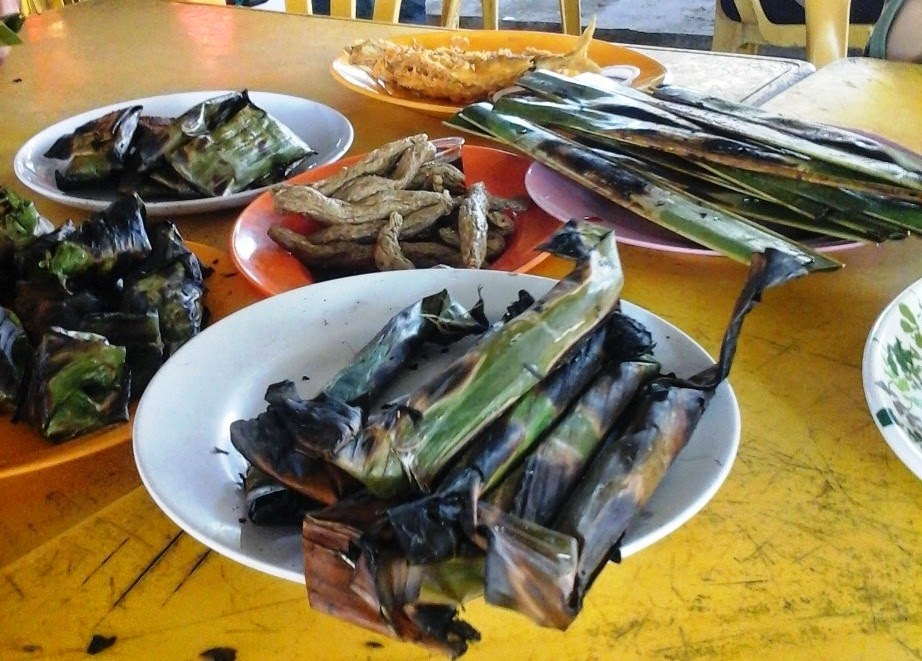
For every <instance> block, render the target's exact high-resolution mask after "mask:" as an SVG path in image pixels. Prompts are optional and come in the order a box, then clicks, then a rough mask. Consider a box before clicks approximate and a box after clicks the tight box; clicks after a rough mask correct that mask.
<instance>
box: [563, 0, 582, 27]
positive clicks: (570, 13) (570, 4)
mask: <svg viewBox="0 0 922 661" xmlns="http://www.w3.org/2000/svg"><path fill="white" fill-rule="evenodd" d="M559 1H560V27H561V29H562V30H563V32H564V34H579V33H580V32H582V30H583V26H582V15H581V14H582V12H581V8H580V0H559Z"/></svg>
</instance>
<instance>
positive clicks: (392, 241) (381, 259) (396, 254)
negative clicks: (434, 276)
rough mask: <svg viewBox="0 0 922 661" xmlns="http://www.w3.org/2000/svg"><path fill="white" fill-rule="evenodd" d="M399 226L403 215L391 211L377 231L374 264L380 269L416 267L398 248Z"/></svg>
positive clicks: (401, 224) (393, 269)
mask: <svg viewBox="0 0 922 661" xmlns="http://www.w3.org/2000/svg"><path fill="white" fill-rule="evenodd" d="M401 227H403V216H401V215H400V214H399V213H392V214H391V216H390V218H388V220H387V222H386V223H385V224H384V227H382V228H381V231H380V232H378V241H377V242H376V243H375V265H376V266H377V267H378V269H379V270H381V271H399V270H402V269H412V268H416V267H415V266H414V265H413V262H411V261H410V260H409V259H407V258H406V256H405V255H404V254H403V252H401V250H400V241H399V238H400V228H401Z"/></svg>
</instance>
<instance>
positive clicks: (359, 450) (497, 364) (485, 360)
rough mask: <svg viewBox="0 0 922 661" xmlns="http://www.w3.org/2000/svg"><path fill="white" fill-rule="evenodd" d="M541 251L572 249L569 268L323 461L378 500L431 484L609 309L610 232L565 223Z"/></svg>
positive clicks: (612, 284)
mask: <svg viewBox="0 0 922 661" xmlns="http://www.w3.org/2000/svg"><path fill="white" fill-rule="evenodd" d="M544 248H546V249H548V250H550V251H552V252H558V253H562V252H566V251H575V252H576V253H577V257H578V259H577V263H576V267H575V268H574V269H573V271H572V272H571V273H570V274H569V275H568V276H567V277H566V278H564V279H562V280H560V281H559V282H558V283H557V284H556V285H554V287H553V288H552V289H551V290H550V291H549V292H548V293H547V294H546V295H545V296H544V297H542V298H541V299H539V300H538V301H536V302H535V303H534V304H533V305H532V306H531V307H530V308H529V309H528V310H526V311H524V312H522V313H521V314H519V315H518V316H517V317H515V318H514V319H512V320H511V321H509V322H507V323H505V324H503V325H502V326H500V327H498V328H496V329H494V330H491V331H490V332H489V333H487V334H485V335H484V336H483V337H482V338H481V339H480V341H479V342H478V343H477V345H476V346H475V347H474V348H473V349H472V350H470V351H468V352H467V353H466V354H465V355H464V356H462V357H461V358H459V359H458V360H457V361H455V362H454V363H453V364H452V365H450V366H449V367H448V368H447V369H446V370H445V371H444V372H443V373H441V374H439V375H437V376H436V377H435V378H434V379H432V380H431V381H430V382H429V383H427V384H425V385H423V386H422V387H420V388H418V389H417V390H416V391H414V392H413V393H411V394H409V395H408V396H407V397H406V398H405V399H404V400H403V401H400V402H398V403H397V405H396V406H394V407H393V408H392V409H391V410H390V411H389V412H388V413H387V415H384V416H382V418H381V419H379V420H377V421H374V422H373V423H372V424H369V425H368V426H366V428H365V430H364V432H363V433H362V434H361V435H360V436H358V437H356V438H355V439H352V440H349V441H347V442H346V443H345V444H343V445H342V446H340V447H337V448H330V449H329V452H328V454H329V456H330V460H331V461H333V462H334V463H336V465H338V466H339V467H340V468H342V469H344V470H345V471H346V472H348V473H350V474H351V475H353V476H354V477H356V478H357V479H359V480H361V481H362V482H363V483H364V484H365V486H366V487H368V488H369V490H371V491H372V492H373V493H375V494H377V495H378V496H381V497H388V496H392V495H394V494H396V493H399V492H401V491H403V490H405V489H407V488H408V487H410V486H414V485H415V486H416V487H418V488H419V489H420V490H422V491H424V492H425V491H430V490H431V488H432V484H433V481H434V480H435V478H436V477H437V476H438V475H439V474H440V473H442V472H443V471H444V470H445V468H447V467H448V464H449V462H450V461H451V460H452V459H453V458H454V457H455V456H456V455H457V454H458V453H459V452H461V451H462V450H464V448H465V447H466V446H467V444H468V443H469V442H470V441H471V440H473V439H474V438H475V437H476V435H477V434H478V433H479V432H480V431H482V430H483V429H485V428H486V427H487V425H489V424H490V423H491V422H493V421H494V420H495V419H497V418H498V417H499V416H501V415H502V414H503V412H504V411H506V409H508V408H509V407H510V406H512V405H513V404H514V403H515V402H516V401H517V400H518V399H519V398H520V397H521V396H522V395H524V394H525V393H526V392H528V391H529V390H531V389H532V388H533V387H534V386H535V385H536V384H538V383H539V382H541V381H542V380H543V379H544V378H546V377H547V375H548V374H550V372H551V371H552V370H553V369H554V367H555V366H556V365H557V363H558V361H560V360H561V359H562V358H564V357H565V356H566V355H567V354H568V353H569V351H570V350H571V349H572V348H573V347H574V346H575V345H576V344H577V343H578V342H579V341H580V340H581V338H583V337H584V336H585V335H586V334H587V333H589V332H590V331H591V330H592V329H593V328H595V327H596V326H598V325H599V324H600V323H601V322H602V320H603V319H605V318H606V317H607V316H608V315H609V314H610V313H611V312H612V311H613V310H614V309H615V307H616V306H617V304H618V301H619V300H620V293H621V286H622V284H623V282H624V277H623V273H622V271H621V262H620V260H619V258H618V251H617V246H616V243H615V236H614V234H613V233H611V232H608V231H604V230H602V229H601V228H599V227H598V226H594V225H591V224H582V225H579V226H577V225H576V224H573V225H570V226H568V227H567V229H566V230H565V231H562V232H560V233H558V234H556V235H555V236H554V237H552V239H551V242H550V243H549V244H548V245H547V246H544ZM395 459H396V461H397V462H399V466H398V465H395Z"/></svg>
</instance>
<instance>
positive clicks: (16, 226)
mask: <svg viewBox="0 0 922 661" xmlns="http://www.w3.org/2000/svg"><path fill="white" fill-rule="evenodd" d="M52 229H54V226H53V225H52V224H51V221H49V220H48V219H47V218H45V217H44V216H42V215H41V214H40V213H39V212H38V209H36V208H35V203H34V202H32V200H27V199H26V198H24V197H21V196H20V195H17V194H16V193H15V192H13V191H11V190H10V189H9V188H6V187H4V186H0V263H2V262H3V261H4V260H5V259H6V258H7V257H9V256H10V255H11V254H12V252H13V251H14V250H18V249H20V248H23V247H25V246H27V245H28V244H30V243H31V242H32V241H34V240H35V239H36V238H37V237H39V236H41V235H43V234H47V233H48V232H50V231H51V230H52Z"/></svg>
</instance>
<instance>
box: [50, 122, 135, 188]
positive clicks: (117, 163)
mask: <svg viewBox="0 0 922 661" xmlns="http://www.w3.org/2000/svg"><path fill="white" fill-rule="evenodd" d="M141 109H142V108H141V106H130V107H127V108H120V109H119V110H113V111H112V112H109V113H106V114H105V115H103V116H102V117H99V118H97V119H94V120H92V121H90V122H87V123H86V124H83V125H82V126H79V127H78V128H77V129H76V130H75V131H74V132H73V133H70V134H68V135H64V136H62V137H60V138H58V139H57V140H56V141H55V142H54V144H52V145H51V147H50V148H49V149H48V151H47V152H45V157H46V158H52V159H56V160H62V161H66V163H65V165H64V166H63V168H61V169H58V170H55V173H54V175H55V181H56V183H57V185H58V188H60V189H61V190H73V189H75V188H79V187H80V186H85V185H87V184H97V183H102V182H105V181H106V180H109V179H111V178H112V176H113V175H115V174H116V173H118V172H119V171H121V170H122V169H123V168H124V161H125V156H126V155H127V154H128V150H129V148H130V147H131V139H132V137H133V136H134V132H135V129H136V128H137V126H138V120H139V118H140V117H141Z"/></svg>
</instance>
